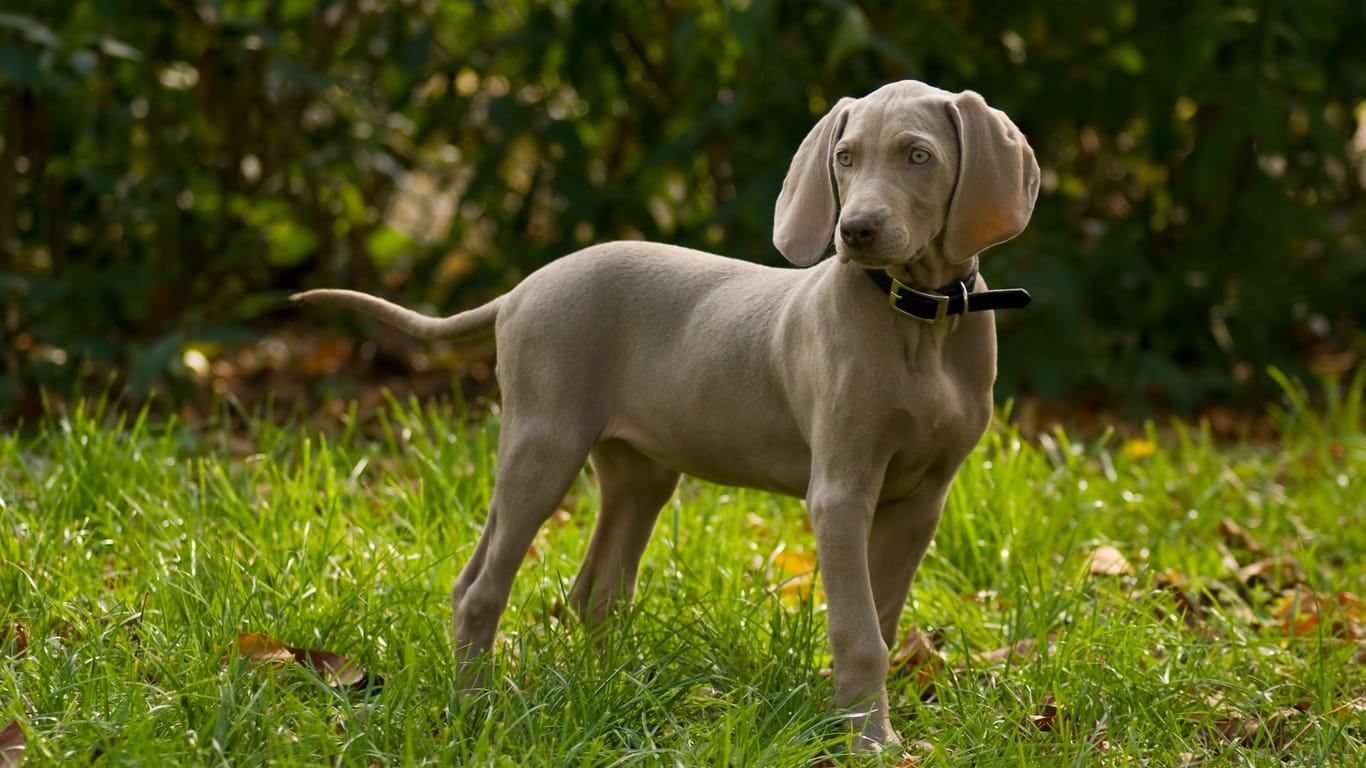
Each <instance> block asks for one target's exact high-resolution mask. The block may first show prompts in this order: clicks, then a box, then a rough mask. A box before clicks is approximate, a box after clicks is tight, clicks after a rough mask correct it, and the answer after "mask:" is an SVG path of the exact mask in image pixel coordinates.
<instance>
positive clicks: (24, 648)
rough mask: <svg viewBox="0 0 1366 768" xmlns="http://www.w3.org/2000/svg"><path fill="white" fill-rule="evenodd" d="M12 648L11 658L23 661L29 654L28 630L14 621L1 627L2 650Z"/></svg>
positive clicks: (0, 645)
mask: <svg viewBox="0 0 1366 768" xmlns="http://www.w3.org/2000/svg"><path fill="white" fill-rule="evenodd" d="M6 647H8V648H11V649H12V652H11V656H13V657H14V658H16V659H22V658H23V657H24V654H26V653H27V652H28V629H27V628H26V627H24V625H23V624H21V623H19V622H17V621H14V622H10V623H9V624H7V625H4V626H0V648H6Z"/></svg>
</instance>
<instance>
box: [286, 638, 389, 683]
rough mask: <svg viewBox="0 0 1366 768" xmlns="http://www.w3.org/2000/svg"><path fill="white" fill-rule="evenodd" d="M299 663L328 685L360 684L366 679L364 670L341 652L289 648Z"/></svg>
mask: <svg viewBox="0 0 1366 768" xmlns="http://www.w3.org/2000/svg"><path fill="white" fill-rule="evenodd" d="M289 650H290V651H291V652H292V653H293V654H294V658H295V659H296V660H298V662H299V663H300V664H303V665H304V666H306V667H308V668H310V669H312V670H313V671H314V672H316V673H317V674H318V677H321V678H322V679H323V680H324V681H325V682H326V683H327V684H328V685H330V686H333V687H336V688H344V687H350V686H355V685H361V684H363V683H366V682H367V681H368V679H369V678H368V676H367V675H366V674H365V670H363V669H361V668H360V667H358V666H356V665H355V664H353V663H352V662H351V661H350V660H349V659H347V658H346V657H345V656H342V655H341V654H337V653H332V652H331V651H320V650H317V649H301V648H290V649H289Z"/></svg>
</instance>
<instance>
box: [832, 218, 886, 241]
mask: <svg viewBox="0 0 1366 768" xmlns="http://www.w3.org/2000/svg"><path fill="white" fill-rule="evenodd" d="M881 224H882V217H881V216H878V215H876V214H872V213H850V214H847V215H845V216H841V217H840V238H841V239H843V240H844V244H845V245H847V246H849V247H850V248H863V247H865V246H867V245H868V244H869V243H871V242H873V238H875V237H877V231H878V227H879V226H880V225H881Z"/></svg>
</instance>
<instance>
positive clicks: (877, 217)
mask: <svg viewBox="0 0 1366 768" xmlns="http://www.w3.org/2000/svg"><path fill="white" fill-rule="evenodd" d="M1038 192H1039V166H1038V163H1036V162H1035V160H1034V152H1033V150H1031V149H1030V147H1029V143H1028V142H1027V141H1025V138H1024V135H1023V134H1021V133H1020V130H1019V129H1018V128H1016V127H1015V124H1014V123H1012V122H1011V121H1010V118H1009V117H1007V116H1006V114H1005V113H1004V112H1001V111H1000V110H997V109H993V108H991V107H989V106H987V103H986V102H985V101H983V100H982V97H981V96H979V95H978V94H976V93H974V92H972V91H964V92H962V93H950V92H948V91H943V90H940V89H938V88H935V87H933V86H929V85H926V84H924V83H921V82H916V81H914V80H904V81H901V82H897V83H891V84H889V85H885V86H883V87H881V88H879V89H877V90H876V91H873V92H872V93H870V94H868V95H867V96H864V97H863V98H861V99H849V98H846V99H841V100H840V101H839V103H837V104H836V105H835V106H834V108H832V109H831V110H830V112H829V113H827V114H826V115H825V116H824V117H822V118H821V119H820V121H819V122H817V123H816V125H815V127H813V128H812V129H811V132H810V133H808V134H807V136H806V139H805V140H803V141H802V144H801V147H800V148H798V149H797V154H796V155H795V156H794V157H793V158H792V165H791V167H790V168H789V169H788V172H787V178H786V179H784V180H783V189H782V192H781V193H780V194H779V195H778V204H777V208H776V210H775V212H774V221H773V244H774V245H776V246H777V247H778V250H779V251H780V252H781V253H782V254H783V256H785V257H786V258H787V260H788V261H790V262H792V263H793V264H796V265H798V266H803V267H804V266H809V265H811V264H814V263H816V262H817V261H819V260H820V259H821V257H822V256H824V255H825V253H826V250H827V248H828V246H829V244H830V241H831V239H832V238H833V240H834V242H835V253H836V254H837V255H838V256H839V257H840V258H841V259H842V260H846V261H853V262H855V263H856V264H859V265H860V266H864V267H888V266H892V265H895V264H908V263H911V262H913V261H915V260H917V259H919V258H921V257H922V256H923V255H924V254H925V253H927V248H928V247H931V246H935V247H937V248H938V249H939V251H940V252H941V253H942V254H943V256H944V258H945V259H947V260H948V261H951V262H962V261H967V260H969V259H971V258H972V257H973V256H976V255H977V254H978V253H980V252H982V251H983V250H986V249H987V248H990V247H991V246H993V245H996V244H998V243H1003V242H1005V241H1006V240H1009V239H1010V238H1012V237H1014V236H1016V235H1018V234H1019V233H1020V232H1021V231H1022V230H1023V229H1024V228H1025V225H1026V224H1027V223H1028V222H1029V216H1030V214H1031V213H1032V212H1033V210H1034V200H1035V198H1036V197H1037V196H1038Z"/></svg>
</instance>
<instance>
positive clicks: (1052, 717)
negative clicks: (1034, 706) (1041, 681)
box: [1024, 693, 1061, 733]
mask: <svg viewBox="0 0 1366 768" xmlns="http://www.w3.org/2000/svg"><path fill="white" fill-rule="evenodd" d="M1060 709H1061V708H1060V707H1059V706H1058V702H1057V701H1056V700H1055V699H1054V698H1053V694H1051V693H1050V694H1048V695H1047V696H1045V697H1044V700H1043V702H1041V703H1040V704H1039V708H1038V711H1036V712H1035V713H1034V714H1032V715H1029V716H1028V717H1026V718H1025V722H1024V725H1032V726H1034V728H1035V730H1039V731H1043V732H1044V733H1047V732H1049V731H1051V730H1053V728H1054V726H1056V725H1057V724H1058V712H1059V710H1060Z"/></svg>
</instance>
